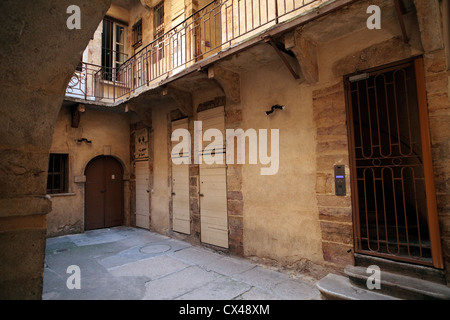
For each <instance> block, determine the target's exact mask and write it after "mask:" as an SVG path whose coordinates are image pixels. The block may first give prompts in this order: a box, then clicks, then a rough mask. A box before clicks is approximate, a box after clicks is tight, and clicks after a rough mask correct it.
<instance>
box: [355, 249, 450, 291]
mask: <svg viewBox="0 0 450 320" xmlns="http://www.w3.org/2000/svg"><path fill="white" fill-rule="evenodd" d="M354 257H355V265H356V266H360V267H366V268H367V267H368V266H371V265H376V266H378V267H379V268H380V270H381V271H388V272H392V273H398V274H401V275H404V276H410V277H414V278H418V279H422V280H427V281H432V282H436V283H439V284H443V285H446V284H447V281H446V279H445V272H444V271H443V270H439V269H435V268H432V267H427V266H422V265H416V264H411V263H404V262H399V261H394V260H388V259H383V258H379V257H374V256H369V255H364V254H359V253H355V254H354Z"/></svg>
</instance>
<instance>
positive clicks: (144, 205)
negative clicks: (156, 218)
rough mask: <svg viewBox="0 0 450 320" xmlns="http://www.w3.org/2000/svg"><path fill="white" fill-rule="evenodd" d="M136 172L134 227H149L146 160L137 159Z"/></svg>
mask: <svg viewBox="0 0 450 320" xmlns="http://www.w3.org/2000/svg"><path fill="white" fill-rule="evenodd" d="M135 174H136V227H140V228H144V229H150V199H149V195H150V190H149V185H148V179H149V169H148V161H137V162H136V164H135Z"/></svg>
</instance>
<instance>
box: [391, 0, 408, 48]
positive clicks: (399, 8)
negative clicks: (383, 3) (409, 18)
mask: <svg viewBox="0 0 450 320" xmlns="http://www.w3.org/2000/svg"><path fill="white" fill-rule="evenodd" d="M394 2H395V11H396V12H397V18H398V22H399V24H400V28H401V29H402V34H403V41H404V42H405V43H408V42H409V38H408V34H407V32H406V27H405V21H404V20H403V13H404V11H405V7H404V6H403V3H401V2H400V0H394Z"/></svg>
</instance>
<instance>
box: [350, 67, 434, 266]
mask: <svg viewBox="0 0 450 320" xmlns="http://www.w3.org/2000/svg"><path fill="white" fill-rule="evenodd" d="M364 78H365V79H364ZM350 80H351V78H350ZM347 88H348V90H349V91H348V99H349V101H348V103H349V110H348V117H349V124H350V127H351V130H350V134H351V143H350V144H351V145H352V150H351V152H352V163H353V168H352V169H353V172H352V176H353V177H352V189H353V198H354V199H353V201H354V202H353V204H354V219H355V236H356V237H355V246H356V251H357V252H360V253H368V254H371V255H376V256H382V257H388V258H393V259H396V260H402V261H410V262H416V263H421V264H426V265H431V264H432V255H431V243H430V232H429V227H428V212H427V209H428V208H427V199H426V183H425V176H424V172H425V170H424V164H423V156H422V142H421V130H420V119H419V108H418V98H417V97H418V96H417V86H416V78H415V65H414V62H410V63H405V64H402V65H398V66H395V67H392V68H387V69H384V70H379V71H375V72H372V73H370V74H367V76H366V77H362V80H361V77H359V80H358V79H355V81H353V82H352V81H348V82H347Z"/></svg>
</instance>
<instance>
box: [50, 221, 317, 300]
mask: <svg viewBox="0 0 450 320" xmlns="http://www.w3.org/2000/svg"><path fill="white" fill-rule="evenodd" d="M70 265H77V266H78V267H79V268H80V280H81V288H80V289H72V290H71V289H69V288H68V287H67V281H68V279H69V277H71V275H72V274H71V273H67V268H68V267H69V266H70ZM42 298H43V299H44V300H65V299H80V300H122V299H132V300H140V299H151V300H175V299H178V300H231V299H235V300H248V299H250V300H255V299H256V300H291V299H294V300H301V299H304V300H310V299H320V292H319V291H318V289H317V288H316V287H315V286H314V284H312V283H311V281H310V279H307V278H305V279H301V278H293V277H292V276H291V275H290V274H289V273H286V272H279V271H277V270H272V269H269V268H266V267H264V266H262V265H259V264H256V263H253V262H251V261H250V260H248V259H244V258H240V257H233V256H230V255H228V254H226V253H223V252H215V251H214V250H213V249H211V248H206V247H202V246H194V245H191V244H189V243H187V242H184V241H180V240H177V239H172V238H169V237H166V236H163V235H160V234H157V233H154V232H150V231H147V230H143V229H138V228H129V227H117V228H110V229H101V230H92V231H87V232H85V233H82V234H76V235H66V236H61V237H55V238H49V239H47V246H46V259H45V269H44V288H43V296H42Z"/></svg>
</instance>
